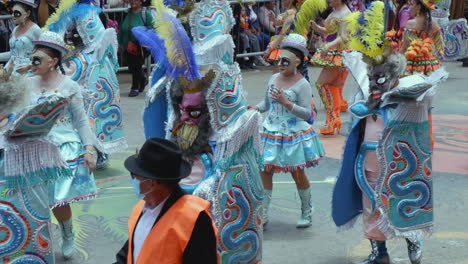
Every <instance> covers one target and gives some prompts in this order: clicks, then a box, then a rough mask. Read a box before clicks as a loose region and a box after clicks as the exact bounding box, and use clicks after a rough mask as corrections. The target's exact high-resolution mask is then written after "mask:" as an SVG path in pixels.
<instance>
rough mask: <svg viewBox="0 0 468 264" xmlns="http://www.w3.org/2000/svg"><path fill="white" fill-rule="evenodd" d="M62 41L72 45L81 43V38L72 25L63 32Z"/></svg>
mask: <svg viewBox="0 0 468 264" xmlns="http://www.w3.org/2000/svg"><path fill="white" fill-rule="evenodd" d="M64 41H65V43H67V44H68V45H73V46H77V45H79V44H81V43H83V40H82V39H81V37H80V34H79V33H78V30H77V29H76V27H72V28H70V29H68V30H67V32H66V33H65V39H64Z"/></svg>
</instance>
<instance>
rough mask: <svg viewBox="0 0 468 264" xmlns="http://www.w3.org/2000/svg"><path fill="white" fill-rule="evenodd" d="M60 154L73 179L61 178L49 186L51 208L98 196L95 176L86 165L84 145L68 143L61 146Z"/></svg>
mask: <svg viewBox="0 0 468 264" xmlns="http://www.w3.org/2000/svg"><path fill="white" fill-rule="evenodd" d="M60 153H61V154H62V158H63V160H65V162H66V164H67V167H68V168H69V169H71V170H72V172H73V173H72V175H73V177H70V178H61V179H58V180H56V181H53V182H50V183H49V184H48V190H49V206H50V207H51V208H54V207H57V206H62V205H65V204H69V203H72V202H75V201H80V200H88V199H93V198H95V197H96V196H97V188H96V183H95V181H94V175H93V174H92V173H91V174H90V173H89V170H88V168H86V167H85V164H84V154H85V153H86V151H85V149H84V146H83V144H81V143H78V142H68V143H64V144H62V145H61V146H60Z"/></svg>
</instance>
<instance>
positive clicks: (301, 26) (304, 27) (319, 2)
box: [294, 0, 327, 35]
mask: <svg viewBox="0 0 468 264" xmlns="http://www.w3.org/2000/svg"><path fill="white" fill-rule="evenodd" d="M326 9H327V1H326V0H306V1H304V3H303V4H302V5H301V8H300V9H299V12H298V13H297V15H296V21H295V22H294V33H297V34H299V35H305V34H307V32H309V28H310V21H311V20H315V19H316V18H317V16H318V15H319V14H320V13H321V12H323V11H325V10H326Z"/></svg>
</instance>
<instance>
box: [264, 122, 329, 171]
mask: <svg viewBox="0 0 468 264" xmlns="http://www.w3.org/2000/svg"><path fill="white" fill-rule="evenodd" d="M260 135H261V138H262V143H263V164H264V169H265V170H266V171H273V172H280V171H282V172H291V171H295V170H297V169H303V168H306V167H312V166H316V165H318V162H319V160H320V159H321V158H322V157H323V156H324V155H325V149H324V147H323V145H322V142H321V141H320V139H319V138H318V137H317V134H316V133H315V131H314V129H313V128H312V127H310V128H309V129H307V130H305V131H296V132H293V131H290V132H289V133H287V134H285V133H282V132H279V131H269V130H267V129H266V128H265V127H264V128H263V131H262V133H261V134H260Z"/></svg>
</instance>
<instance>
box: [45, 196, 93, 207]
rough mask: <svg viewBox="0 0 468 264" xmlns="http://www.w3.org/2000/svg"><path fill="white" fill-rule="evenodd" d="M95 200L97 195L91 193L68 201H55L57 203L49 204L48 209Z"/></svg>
mask: <svg viewBox="0 0 468 264" xmlns="http://www.w3.org/2000/svg"><path fill="white" fill-rule="evenodd" d="M96 198H97V193H91V194H87V195H83V196H79V197H73V198H71V199H68V200H63V201H57V202H55V203H53V204H50V205H49V208H50V209H54V208H55V207H61V206H64V205H67V204H71V203H73V202H79V201H88V200H91V199H96Z"/></svg>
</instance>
